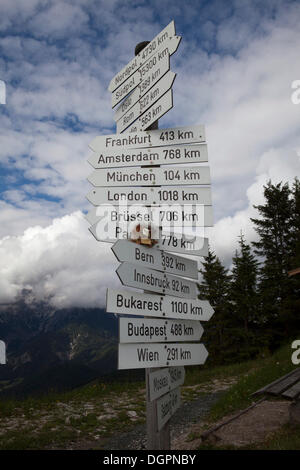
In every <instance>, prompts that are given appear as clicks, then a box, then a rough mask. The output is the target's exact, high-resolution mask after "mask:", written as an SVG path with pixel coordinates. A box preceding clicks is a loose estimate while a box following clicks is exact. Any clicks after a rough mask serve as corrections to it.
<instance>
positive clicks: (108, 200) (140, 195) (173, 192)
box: [86, 186, 212, 206]
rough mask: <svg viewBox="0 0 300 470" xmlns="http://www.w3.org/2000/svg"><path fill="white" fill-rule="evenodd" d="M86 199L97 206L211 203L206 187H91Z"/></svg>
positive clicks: (208, 204) (209, 193)
mask: <svg viewBox="0 0 300 470" xmlns="http://www.w3.org/2000/svg"><path fill="white" fill-rule="evenodd" d="M86 197H87V199H88V200H89V201H90V202H91V203H92V204H94V205H95V206H98V205H100V204H103V205H105V204H106V205H109V204H118V205H119V206H132V205H133V204H143V205H145V206H153V205H157V206H159V205H161V204H173V203H176V204H186V203H188V204H190V203H192V204H198V205H203V204H204V205H207V206H210V205H211V204H212V200H211V190H210V188H207V187H201V188H197V187H193V188H190V187H183V188H181V187H178V188H177V187H176V188H172V187H171V188H170V187H165V186H162V187H159V188H158V187H154V188H149V187H148V188H147V187H135V188H126V187H125V188H122V189H120V187H109V188H107V187H102V188H98V187H97V188H95V189H92V190H91V191H90V192H89V193H88V194H87V196H86Z"/></svg>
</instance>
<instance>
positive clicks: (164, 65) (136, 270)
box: [86, 21, 214, 449]
mask: <svg viewBox="0 0 300 470" xmlns="http://www.w3.org/2000/svg"><path fill="white" fill-rule="evenodd" d="M180 40H181V38H180V37H179V36H176V35H175V25H174V22H173V21H172V22H171V23H170V24H169V25H168V26H167V27H166V28H164V29H163V30H162V31H161V32H160V33H159V34H158V35H157V36H156V37H155V38H154V39H153V40H152V41H151V42H150V43H146V42H144V43H140V44H138V45H137V47H136V56H135V57H134V59H132V60H131V61H130V62H129V63H128V64H127V65H126V66H125V67H123V68H122V70H121V71H120V72H119V73H117V74H116V75H115V76H114V77H113V79H112V80H111V82H110V84H109V91H111V92H112V107H115V106H116V105H117V104H119V103H120V104H119V106H118V108H117V110H116V112H115V120H116V123H117V134H112V135H104V136H98V137H96V138H95V139H94V140H93V141H92V142H91V143H90V148H91V150H92V152H93V153H92V154H91V155H90V157H89V159H88V161H89V163H90V164H91V165H92V166H93V168H94V171H93V173H92V174H91V175H90V176H89V178H88V181H89V182H90V183H91V184H92V185H93V186H94V188H93V189H92V190H91V191H90V192H89V194H88V195H87V198H88V200H89V201H90V202H91V203H92V204H93V205H94V208H93V209H92V210H90V211H89V213H88V214H87V216H86V219H87V220H88V222H89V223H90V224H91V227H90V228H89V229H90V231H91V233H92V234H93V235H94V237H95V238H96V239H97V240H99V241H105V242H109V243H114V245H113V246H112V251H113V253H114V254H115V256H116V258H117V259H118V260H119V261H120V262H121V265H120V266H119V267H118V269H117V271H116V272H117V275H118V276H119V278H120V280H121V282H122V284H123V285H126V286H129V287H133V288H138V289H144V293H139V292H134V291H131V292H130V291H123V290H122V291H119V290H113V289H107V299H106V300H107V312H112V313H115V314H123V315H124V314H125V315H130V317H129V318H128V317H127V318H123V317H122V318H120V319H119V340H120V341H119V348H118V368H119V369H131V368H145V369H146V405H147V406H146V414H147V436H148V448H150V449H168V448H169V446H170V432H169V427H168V422H169V420H170V418H171V416H172V415H173V414H174V412H175V411H176V410H177V409H178V407H179V406H180V389H179V386H180V385H182V384H183V382H184V376H185V371H184V368H183V366H184V365H196V364H204V362H205V361H206V358H207V356H208V352H207V350H206V348H205V346H204V344H201V343H199V340H200V338H201V336H202V333H203V328H202V325H201V324H200V321H199V320H201V321H208V320H209V319H210V318H211V316H212V315H213V313H214V311H213V308H212V307H211V306H210V304H209V302H208V301H203V300H199V299H197V295H198V288H197V283H196V282H195V281H192V280H189V279H186V278H190V279H194V280H197V279H198V266H197V262H196V261H194V260H191V259H189V258H185V257H182V256H178V255H175V254H171V253H169V252H170V251H171V252H173V253H183V254H191V255H197V256H207V254H208V240H207V238H201V237H195V236H193V235H188V234H186V233H179V232H180V230H179V228H180V229H182V228H183V227H207V226H212V225H213V214H212V205H211V204H212V200H211V190H210V187H208V186H207V185H210V171H209V167H207V166H201V165H200V166H199V165H198V166H191V165H194V164H199V163H200V164H201V163H203V162H207V161H208V155H207V146H206V144H205V130H204V126H202V125H196V126H185V127H175V128H168V129H158V119H159V118H161V117H162V116H163V115H164V114H165V113H166V112H167V111H169V110H170V109H171V108H172V107H173V92H172V85H173V82H174V79H175V76H176V75H175V74H174V73H173V72H171V71H170V56H171V55H172V54H173V53H174V52H175V51H176V50H177V48H178V45H179V43H180ZM124 131H126V133H125V134H124V133H123V132H124ZM178 164H179V166H178ZM186 164H189V165H190V166H187V165H186ZM160 165H169V166H167V167H160ZM170 165H173V166H172V167H170ZM204 185H206V187H205V186H204ZM199 186H200V187H199ZM201 186H202V187H201ZM176 227H178V230H177V232H178V233H175V232H174V228H176ZM129 240H130V241H129ZM143 243H144V244H147V246H143ZM142 316H144V318H141V317H142ZM135 317H139V318H135ZM191 341H192V342H191ZM161 367H163V368H164V369H160V368H161Z"/></svg>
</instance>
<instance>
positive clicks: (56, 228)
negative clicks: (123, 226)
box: [0, 211, 119, 308]
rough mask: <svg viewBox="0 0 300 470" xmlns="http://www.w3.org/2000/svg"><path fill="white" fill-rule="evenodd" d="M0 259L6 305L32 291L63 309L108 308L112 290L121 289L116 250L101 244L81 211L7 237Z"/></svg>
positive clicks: (0, 247)
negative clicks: (117, 273)
mask: <svg viewBox="0 0 300 470" xmlns="http://www.w3.org/2000/svg"><path fill="white" fill-rule="evenodd" d="M0 259H1V265H0V279H1V285H0V303H7V302H13V301H15V300H16V298H17V296H18V295H19V294H20V293H21V291H22V289H24V288H26V289H29V290H31V291H32V294H33V296H34V297H35V298H36V299H37V300H43V299H48V300H49V302H50V303H51V304H52V305H54V306H55V307H58V308H63V307H70V306H73V305H77V306H83V307H95V306H99V307H103V306H104V302H105V292H106V287H108V285H110V286H111V285H113V284H115V286H117V285H119V280H118V278H117V275H116V274H115V275H114V276H113V273H114V271H115V269H116V267H117V266H118V263H117V262H116V260H115V257H114V256H113V253H112V252H111V250H110V245H109V244H105V243H99V242H96V241H95V239H94V238H93V236H92V235H91V234H90V232H89V231H88V224H87V222H86V221H85V219H84V218H83V215H82V213H81V212H79V211H78V212H74V213H73V214H71V215H68V216H64V217H62V218H60V219H54V220H53V222H52V223H51V225H49V226H47V227H45V228H42V227H40V226H33V227H31V228H28V229H27V230H25V232H24V234H23V235H21V236H17V237H16V236H15V237H11V236H8V237H5V238H3V239H2V240H1V241H0ZM113 278H114V279H113ZM108 280H109V281H108Z"/></svg>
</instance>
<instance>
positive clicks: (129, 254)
mask: <svg viewBox="0 0 300 470" xmlns="http://www.w3.org/2000/svg"><path fill="white" fill-rule="evenodd" d="M111 249H112V251H113V252H114V255H115V256H116V258H117V259H118V261H120V262H123V261H127V262H132V263H134V264H135V265H139V266H141V267H145V268H153V269H157V270H159V271H164V272H166V273H171V274H177V275H181V276H185V277H189V278H192V279H198V264H197V261H193V260H191V259H189V258H183V257H182V256H176V255H172V254H171V253H167V252H165V251H161V250H149V248H147V247H144V246H143V245H137V244H136V243H133V242H130V241H127V240H118V241H117V242H116V243H115V244H114V245H113V246H112V248H111Z"/></svg>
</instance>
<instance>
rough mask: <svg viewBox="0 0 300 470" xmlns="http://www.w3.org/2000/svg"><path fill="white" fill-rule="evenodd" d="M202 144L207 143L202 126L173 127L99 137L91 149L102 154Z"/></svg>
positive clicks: (92, 143) (91, 145)
mask: <svg viewBox="0 0 300 470" xmlns="http://www.w3.org/2000/svg"><path fill="white" fill-rule="evenodd" d="M200 142H205V129H204V126H202V125H198V126H185V127H172V128H167V129H157V130H153V131H143V132H131V133H126V134H109V135H99V136H97V137H96V138H95V139H94V140H93V141H92V142H91V143H90V144H89V147H90V148H91V149H92V150H93V151H94V152H98V153H101V152H104V151H106V150H117V149H118V148H120V147H121V148H122V151H124V149H127V148H135V149H143V148H145V147H148V148H149V147H160V146H162V145H168V146H170V145H176V144H192V143H200ZM139 152H140V150H139Z"/></svg>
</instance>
